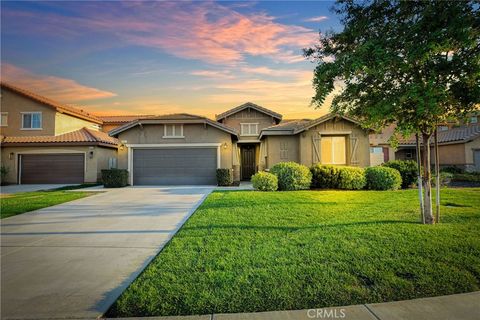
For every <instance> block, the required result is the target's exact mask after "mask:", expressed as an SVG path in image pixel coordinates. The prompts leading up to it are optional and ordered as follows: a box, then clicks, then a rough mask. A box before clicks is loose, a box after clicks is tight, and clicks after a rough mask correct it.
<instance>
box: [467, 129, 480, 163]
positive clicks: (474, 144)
mask: <svg viewBox="0 0 480 320" xmlns="http://www.w3.org/2000/svg"><path fill="white" fill-rule="evenodd" d="M475 150H480V137H478V138H476V139H475V140H473V141H470V142H468V143H466V144H465V165H466V168H465V169H467V170H468V171H473V170H475V161H474V159H473V152H474V151H475Z"/></svg>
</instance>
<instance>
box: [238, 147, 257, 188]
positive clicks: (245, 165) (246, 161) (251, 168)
mask: <svg viewBox="0 0 480 320" xmlns="http://www.w3.org/2000/svg"><path fill="white" fill-rule="evenodd" d="M241 150H242V153H241V158H242V166H241V171H242V180H250V178H251V177H252V175H254V174H255V146H254V145H245V146H242V147H241Z"/></svg>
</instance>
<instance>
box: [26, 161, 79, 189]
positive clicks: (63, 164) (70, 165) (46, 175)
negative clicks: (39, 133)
mask: <svg viewBox="0 0 480 320" xmlns="http://www.w3.org/2000/svg"><path fill="white" fill-rule="evenodd" d="M83 182H84V154H22V155H20V183H22V184H32V183H35V184H36V183H83Z"/></svg>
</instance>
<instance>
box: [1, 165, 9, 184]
mask: <svg viewBox="0 0 480 320" xmlns="http://www.w3.org/2000/svg"><path fill="white" fill-rule="evenodd" d="M9 172H10V169H8V167H7V166H5V165H3V164H2V165H1V166H0V183H4V182H5V178H6V177H7V175H8V173H9Z"/></svg>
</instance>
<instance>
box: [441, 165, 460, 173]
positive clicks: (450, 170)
mask: <svg viewBox="0 0 480 320" xmlns="http://www.w3.org/2000/svg"><path fill="white" fill-rule="evenodd" d="M440 172H448V173H453V174H457V173H464V172H465V170H463V169H462V168H459V167H456V166H448V167H444V168H441V169H440Z"/></svg>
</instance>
